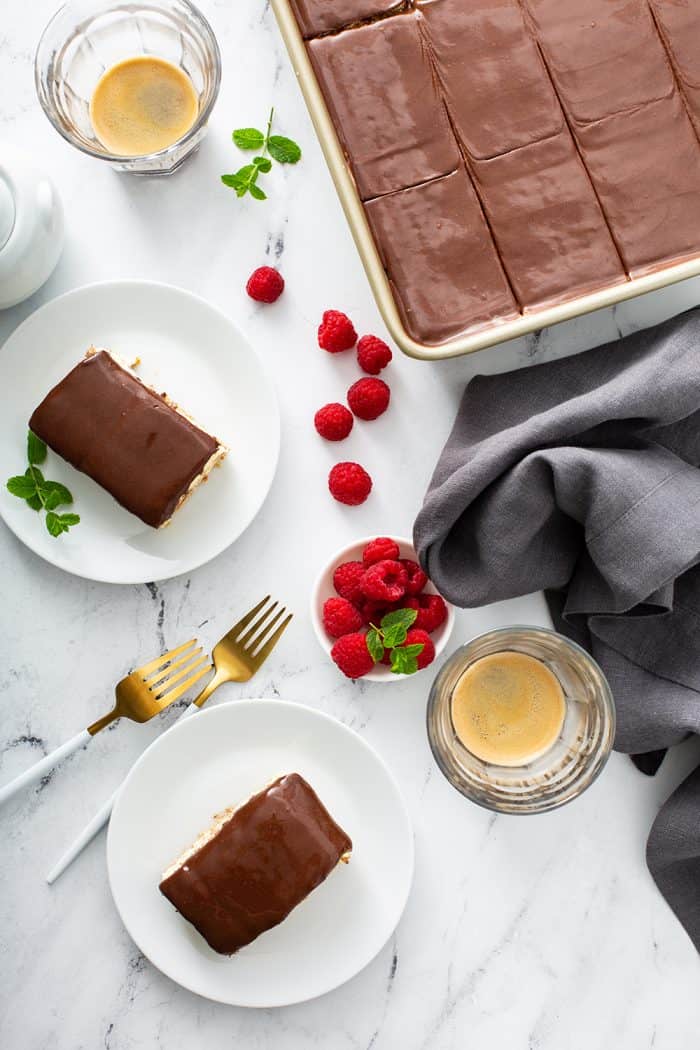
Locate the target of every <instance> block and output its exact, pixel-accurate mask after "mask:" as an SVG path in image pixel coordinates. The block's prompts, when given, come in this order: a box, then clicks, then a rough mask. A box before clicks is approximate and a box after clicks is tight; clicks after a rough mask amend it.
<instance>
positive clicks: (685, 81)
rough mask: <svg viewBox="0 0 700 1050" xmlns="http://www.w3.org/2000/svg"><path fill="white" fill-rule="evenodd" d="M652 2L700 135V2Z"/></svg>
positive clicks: (694, 0)
mask: <svg viewBox="0 0 700 1050" xmlns="http://www.w3.org/2000/svg"><path fill="white" fill-rule="evenodd" d="M649 3H650V5H651V10H652V12H653V14H654V16H655V18H656V25H657V27H658V29H659V31H660V33H661V37H662V39H663V41H664V43H665V45H666V48H667V50H668V53H669V55H670V58H671V64H672V65H673V68H674V71H675V73H676V77H677V79H678V83H679V85H680V89H681V91H682V92H683V95H684V96H685V100H686V103H687V105H688V110H689V111H690V117H691V120H692V121H693V124H694V125H695V130H696V132H697V133H698V134H699V135H700V4H698V3H697V2H696V0H649Z"/></svg>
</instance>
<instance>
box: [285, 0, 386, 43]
mask: <svg viewBox="0 0 700 1050" xmlns="http://www.w3.org/2000/svg"><path fill="white" fill-rule="evenodd" d="M290 2H291V5H292V8H293V9H294V13H295V14H296V17H297V22H298V23H299V28H300V29H301V32H302V35H303V36H318V35H319V34H320V33H327V32H329V31H331V30H333V29H342V28H343V26H349V25H351V24H352V23H353V22H362V21H363V20H364V19H366V18H372V17H373V16H375V15H382V14H386V13H387V12H388V11H392V10H393V9H394V8H395V7H401V5H402V4H403V3H404V2H405V0H290Z"/></svg>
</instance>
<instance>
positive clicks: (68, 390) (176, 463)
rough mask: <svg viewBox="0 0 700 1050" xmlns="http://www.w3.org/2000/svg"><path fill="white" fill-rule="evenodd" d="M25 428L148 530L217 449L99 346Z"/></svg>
mask: <svg viewBox="0 0 700 1050" xmlns="http://www.w3.org/2000/svg"><path fill="white" fill-rule="evenodd" d="M29 427H30V429H31V430H33V431H34V433H35V434H36V435H37V436H38V437H40V438H41V439H42V441H44V442H46V444H47V445H48V446H49V447H50V448H52V449H53V450H54V452H57V453H58V455H59V456H62V457H63V459H65V460H67V461H68V462H69V463H70V464H72V466H74V467H75V468H76V469H77V470H81V471H82V472H83V473H84V474H87V475H88V476H89V477H91V478H92V479H93V480H94V481H96V482H97V483H98V485H101V486H102V488H104V489H106V490H107V491H108V492H109V493H111V494H112V496H114V498H115V499H116V500H117V502H118V503H121V505H122V506H123V507H126V509H127V510H130V511H131V513H132V514H136V516H137V517H139V518H141V520H142V521H144V522H145V523H146V524H147V525H152V526H153V527H154V528H157V527H158V526H159V525H162V524H163V523H164V522H166V521H167V520H168V519H169V518H170V516H171V515H172V513H173V512H174V510H175V508H176V507H177V504H178V502H179V500H180V498H181V497H182V496H184V495H185V493H186V492H187V491H188V489H189V486H190V484H191V483H192V482H193V481H194V480H195V478H197V477H198V476H199V475H200V474H201V473H202V470H203V469H204V467H205V466H206V464H207V462H208V461H209V460H210V458H211V457H212V456H213V455H214V453H215V452H216V451H217V449H219V447H220V446H219V442H218V441H217V440H216V438H214V437H212V436H211V435H210V434H207V433H206V432H205V431H203V430H200V429H199V427H197V426H195V424H194V423H191V422H190V420H189V419H186V418H185V417H184V416H183V415H181V414H180V413H179V412H177V411H176V410H175V409H174V408H172V406H171V405H169V404H168V402H167V401H166V400H165V399H164V398H163V397H162V396H160V395H158V394H155V393H153V392H152V391H151V390H149V389H148V388H147V387H146V386H144V385H143V383H141V382H140V380H139V379H137V378H136V376H134V375H132V374H131V372H129V371H127V370H126V369H125V368H122V366H121V365H120V364H119V363H118V362H117V361H115V360H114V358H113V357H112V356H111V355H110V354H108V353H107V352H106V351H104V350H99V351H97V352H96V353H94V354H92V355H90V356H88V357H85V358H84V359H83V360H82V361H81V362H80V363H79V364H77V365H76V366H75V368H74V369H72V371H70V372H69V373H68V375H67V376H66V377H65V378H64V379H62V380H61V382H60V383H58V384H57V385H56V386H55V387H54V388H53V390H51V391H50V392H49V393H48V394H47V395H46V397H45V398H44V400H43V401H42V402H41V404H40V405H39V407H38V408H37V409H35V411H34V413H33V415H32V418H31V419H30V420H29Z"/></svg>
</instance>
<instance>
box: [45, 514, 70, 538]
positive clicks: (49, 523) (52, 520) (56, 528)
mask: <svg viewBox="0 0 700 1050" xmlns="http://www.w3.org/2000/svg"><path fill="white" fill-rule="evenodd" d="M46 528H47V529H48V530H49V532H50V533H51V535H52V536H60V535H61V533H62V532H68V529H67V527H64V525H63V523H62V521H61V519H60V517H59V515H58V514H54V512H53V511H52V510H50V511H49V513H48V514H47V515H46Z"/></svg>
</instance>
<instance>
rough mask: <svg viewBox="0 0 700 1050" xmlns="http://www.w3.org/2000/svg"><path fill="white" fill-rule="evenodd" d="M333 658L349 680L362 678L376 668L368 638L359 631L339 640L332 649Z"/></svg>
mask: <svg viewBox="0 0 700 1050" xmlns="http://www.w3.org/2000/svg"><path fill="white" fill-rule="evenodd" d="M331 657H332V658H333V660H334V662H335V663H336V664H337V665H338V667H339V668H340V670H341V671H342V672H343V674H344V675H346V676H347V677H348V678H362V676H363V675H364V674H367V672H368V671H371V670H372V668H373V667H374V660H373V659H372V657H371V656H370V654H369V649H368V648H367V637H366V635H364V634H361V633H360V632H359V631H357V632H356V633H355V634H345V635H343V637H342V638H339V639H338V641H337V642H336V643H335V645H334V646H333V648H332V649H331Z"/></svg>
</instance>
